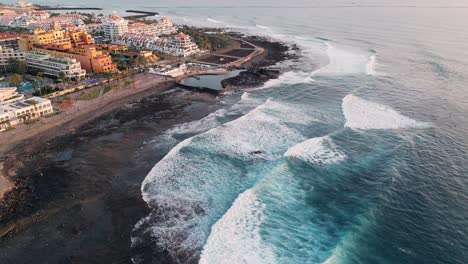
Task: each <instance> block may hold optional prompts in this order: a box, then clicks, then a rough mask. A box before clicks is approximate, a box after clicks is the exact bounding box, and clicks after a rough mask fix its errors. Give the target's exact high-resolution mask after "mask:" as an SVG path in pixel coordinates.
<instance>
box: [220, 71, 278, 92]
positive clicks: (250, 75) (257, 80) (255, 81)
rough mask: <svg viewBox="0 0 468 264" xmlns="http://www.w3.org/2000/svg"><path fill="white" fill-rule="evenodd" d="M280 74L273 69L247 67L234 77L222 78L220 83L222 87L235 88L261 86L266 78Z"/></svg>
mask: <svg viewBox="0 0 468 264" xmlns="http://www.w3.org/2000/svg"><path fill="white" fill-rule="evenodd" d="M280 74H281V72H280V71H279V70H273V69H265V68H259V69H248V70H245V71H243V72H241V73H240V74H239V75H237V76H235V77H232V78H228V79H225V80H223V81H222V85H223V87H236V88H248V87H257V86H261V85H262V84H264V83H265V82H267V81H268V80H271V79H276V78H278V77H279V76H280Z"/></svg>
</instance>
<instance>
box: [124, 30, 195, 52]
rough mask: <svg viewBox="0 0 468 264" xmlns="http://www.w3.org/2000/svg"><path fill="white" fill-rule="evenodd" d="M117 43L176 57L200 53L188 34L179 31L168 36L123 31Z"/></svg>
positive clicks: (134, 48)
mask: <svg viewBox="0 0 468 264" xmlns="http://www.w3.org/2000/svg"><path fill="white" fill-rule="evenodd" d="M116 43H117V44H120V45H126V46H128V47H129V48H131V49H133V50H151V51H154V52H157V53H163V54H170V55H172V56H177V57H190V56H192V55H196V54H199V53H200V49H199V48H198V46H197V44H195V43H194V42H193V41H192V40H191V38H190V36H188V35H185V34H183V33H180V34H178V35H176V36H174V37H170V38H159V37H157V36H153V35H146V34H135V33H125V34H123V35H120V36H118V37H117V40H116Z"/></svg>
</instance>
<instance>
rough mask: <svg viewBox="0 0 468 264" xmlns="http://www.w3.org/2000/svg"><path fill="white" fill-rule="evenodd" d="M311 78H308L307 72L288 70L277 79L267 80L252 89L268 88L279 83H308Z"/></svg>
mask: <svg viewBox="0 0 468 264" xmlns="http://www.w3.org/2000/svg"><path fill="white" fill-rule="evenodd" d="M312 81H313V80H312V79H311V78H310V73H309V72H303V71H289V72H285V73H283V74H282V75H281V76H280V77H279V78H277V79H271V80H268V81H267V82H266V83H265V84H264V85H263V86H262V87H259V88H256V89H254V90H262V89H268V88H272V87H275V86H279V85H294V84H299V83H310V82H312Z"/></svg>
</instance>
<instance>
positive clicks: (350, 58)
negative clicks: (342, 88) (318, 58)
mask: <svg viewBox="0 0 468 264" xmlns="http://www.w3.org/2000/svg"><path fill="white" fill-rule="evenodd" d="M325 45H326V46H327V56H328V59H329V63H328V65H326V66H325V67H323V68H321V69H319V70H317V71H315V72H314V75H341V74H358V73H364V72H365V68H366V64H367V62H368V58H366V56H365V55H363V54H358V53H355V52H351V51H348V50H345V49H339V48H337V47H335V46H333V45H331V44H330V43H328V42H326V43H325Z"/></svg>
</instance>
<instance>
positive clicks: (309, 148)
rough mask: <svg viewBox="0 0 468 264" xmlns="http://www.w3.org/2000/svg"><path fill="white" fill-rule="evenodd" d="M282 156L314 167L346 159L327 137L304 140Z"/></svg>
mask: <svg viewBox="0 0 468 264" xmlns="http://www.w3.org/2000/svg"><path fill="white" fill-rule="evenodd" d="M284 156H286V157H288V158H289V159H291V158H296V159H301V160H304V161H306V162H309V163H311V164H315V165H328V164H333V163H336V162H339V161H342V160H344V159H346V155H345V154H344V153H342V152H341V151H339V150H338V149H337V147H336V145H335V143H333V141H332V139H331V138H330V137H329V136H324V137H319V138H311V139H309V140H306V141H304V142H302V143H300V144H297V145H295V146H293V147H291V148H290V149H288V151H286V153H285V154H284Z"/></svg>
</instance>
